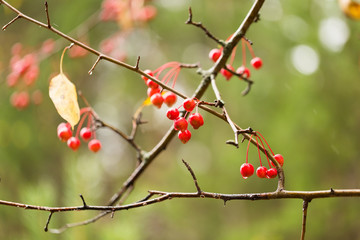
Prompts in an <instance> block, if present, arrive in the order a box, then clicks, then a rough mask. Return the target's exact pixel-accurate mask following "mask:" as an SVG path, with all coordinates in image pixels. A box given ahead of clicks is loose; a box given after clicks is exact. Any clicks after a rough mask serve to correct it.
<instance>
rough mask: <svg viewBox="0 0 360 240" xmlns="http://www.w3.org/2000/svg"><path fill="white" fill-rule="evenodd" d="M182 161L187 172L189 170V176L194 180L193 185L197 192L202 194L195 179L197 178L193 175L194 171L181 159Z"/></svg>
mask: <svg viewBox="0 0 360 240" xmlns="http://www.w3.org/2000/svg"><path fill="white" fill-rule="evenodd" d="M182 162H183V163H184V164H185V166H186V168H187V169H188V170H189V172H190V174H191V177H192V178H193V180H194V183H195V187H196V190H197V192H198V194H199V195H201V194H202V191H201V188H200V186H199V184H198V181H197V179H196V176H195V173H194V171H193V170H192V169H191V167H190V165H189V164H188V163H187V162H186V161H185V160H184V159H182Z"/></svg>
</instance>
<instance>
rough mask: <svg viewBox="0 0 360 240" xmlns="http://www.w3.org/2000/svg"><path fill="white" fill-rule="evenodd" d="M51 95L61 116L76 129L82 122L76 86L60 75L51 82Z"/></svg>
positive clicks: (63, 75)
mask: <svg viewBox="0 0 360 240" xmlns="http://www.w3.org/2000/svg"><path fill="white" fill-rule="evenodd" d="M49 95H50V98H51V100H52V102H53V103H54V105H55V108H56V110H57V112H58V113H59V115H60V116H61V117H62V118H63V119H65V120H66V121H68V122H69V123H70V125H71V126H72V127H73V128H74V126H75V125H76V124H77V123H78V122H79V120H80V109H79V104H78V101H77V93H76V88H75V85H74V84H73V83H72V82H71V81H70V80H69V79H68V78H67V77H66V76H65V74H63V73H60V74H58V75H56V76H55V77H53V78H52V79H51V80H50V86H49Z"/></svg>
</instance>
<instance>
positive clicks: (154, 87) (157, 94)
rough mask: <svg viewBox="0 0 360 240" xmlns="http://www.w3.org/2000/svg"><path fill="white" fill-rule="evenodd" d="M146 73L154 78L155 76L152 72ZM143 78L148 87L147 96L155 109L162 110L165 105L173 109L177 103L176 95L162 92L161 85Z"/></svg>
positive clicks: (146, 71) (147, 71)
mask: <svg viewBox="0 0 360 240" xmlns="http://www.w3.org/2000/svg"><path fill="white" fill-rule="evenodd" d="M144 72H145V73H146V74H148V75H150V76H152V77H153V76H154V73H153V72H152V71H151V70H145V71H144ZM141 77H142V79H144V81H145V84H146V85H147V86H148V89H147V95H148V97H149V98H150V101H151V103H152V104H153V105H154V106H155V107H157V108H161V106H162V105H163V103H165V104H166V105H167V106H168V107H171V106H172V105H174V104H175V103H176V101H177V97H176V95H175V94H174V93H172V92H166V91H161V89H160V86H159V84H157V83H156V82H154V81H152V80H151V79H148V78H147V77H145V76H141Z"/></svg>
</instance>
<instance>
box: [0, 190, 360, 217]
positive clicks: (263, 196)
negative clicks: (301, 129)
mask: <svg viewBox="0 0 360 240" xmlns="http://www.w3.org/2000/svg"><path fill="white" fill-rule="evenodd" d="M149 193H150V194H152V196H154V195H160V197H157V198H153V199H148V200H145V201H137V202H134V203H131V204H126V205H121V206H93V205H86V206H73V207H47V206H37V205H28V204H23V203H17V202H9V201H4V200H0V205H6V206H12V207H17V208H23V209H28V210H38V211H46V212H70V211H87V210H89V211H110V212H113V211H122V210H129V209H133V208H139V207H144V206H148V205H151V204H155V203H159V202H163V201H165V200H168V199H172V198H209V199H221V200H223V201H231V200H250V201H257V200H269V199H305V200H304V201H307V202H310V201H311V200H312V199H319V198H335V197H360V189H331V190H321V191H287V190H283V191H281V192H278V191H275V192H264V193H245V194H224V193H212V192H202V194H201V195H199V194H198V192H196V193H188V192H163V191H155V190H152V191H149ZM305 207H306V206H305ZM304 209H305V210H306V209H307V207H306V208H304Z"/></svg>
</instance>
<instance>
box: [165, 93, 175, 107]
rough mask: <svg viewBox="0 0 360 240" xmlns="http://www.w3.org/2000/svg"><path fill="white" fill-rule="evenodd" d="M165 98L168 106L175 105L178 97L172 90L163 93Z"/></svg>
mask: <svg viewBox="0 0 360 240" xmlns="http://www.w3.org/2000/svg"><path fill="white" fill-rule="evenodd" d="M163 98H164V103H165V104H166V105H167V106H168V107H171V106H172V105H174V103H176V100H177V97H176V95H175V94H174V93H172V92H166V93H164V95H163Z"/></svg>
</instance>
